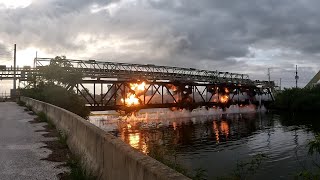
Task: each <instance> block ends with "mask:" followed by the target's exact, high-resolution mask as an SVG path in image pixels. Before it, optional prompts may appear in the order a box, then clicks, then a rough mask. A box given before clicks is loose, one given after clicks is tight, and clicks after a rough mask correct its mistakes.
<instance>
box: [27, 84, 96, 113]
mask: <svg viewBox="0 0 320 180" xmlns="http://www.w3.org/2000/svg"><path fill="white" fill-rule="evenodd" d="M21 93H22V95H23V96H27V97H30V98H34V99H37V100H40V101H44V102H47V103H50V104H53V105H56V106H59V107H61V108H64V109H66V110H68V111H71V112H73V113H75V114H77V115H79V116H81V117H83V118H87V117H88V116H89V114H90V109H89V108H88V107H86V106H85V101H84V100H83V99H82V98H81V97H80V96H78V95H77V94H75V93H74V92H73V91H67V89H66V88H64V87H61V86H59V85H43V86H39V87H37V88H33V89H23V90H21Z"/></svg>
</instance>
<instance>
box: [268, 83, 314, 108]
mask: <svg viewBox="0 0 320 180" xmlns="http://www.w3.org/2000/svg"><path fill="white" fill-rule="evenodd" d="M273 107H274V108H276V109H281V110H288V111H291V112H299V111H301V112H304V111H317V110H319V108H320V87H319V86H317V87H314V88H311V89H299V88H292V89H285V90H284V91H282V92H281V93H279V94H277V95H276V97H275V102H274V104H273Z"/></svg>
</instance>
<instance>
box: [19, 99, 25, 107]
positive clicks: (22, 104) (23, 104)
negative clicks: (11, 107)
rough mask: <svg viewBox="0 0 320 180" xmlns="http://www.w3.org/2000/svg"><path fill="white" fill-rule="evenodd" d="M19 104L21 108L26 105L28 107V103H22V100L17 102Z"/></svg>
mask: <svg viewBox="0 0 320 180" xmlns="http://www.w3.org/2000/svg"><path fill="white" fill-rule="evenodd" d="M17 104H18V105H19V106H25V105H26V103H25V102H23V101H21V100H19V101H18V102H17Z"/></svg>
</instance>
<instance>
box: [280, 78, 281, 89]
mask: <svg viewBox="0 0 320 180" xmlns="http://www.w3.org/2000/svg"><path fill="white" fill-rule="evenodd" d="M280 91H281V78H280Z"/></svg>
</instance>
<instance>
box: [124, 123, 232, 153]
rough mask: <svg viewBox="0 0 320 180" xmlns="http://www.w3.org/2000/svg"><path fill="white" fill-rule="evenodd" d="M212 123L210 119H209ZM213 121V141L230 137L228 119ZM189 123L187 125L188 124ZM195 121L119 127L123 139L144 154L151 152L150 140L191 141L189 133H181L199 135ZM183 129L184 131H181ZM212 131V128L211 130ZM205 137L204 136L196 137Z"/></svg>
mask: <svg viewBox="0 0 320 180" xmlns="http://www.w3.org/2000/svg"><path fill="white" fill-rule="evenodd" d="M188 123H191V124H192V126H188ZM209 123H210V120H209ZM211 123H212V132H211V134H212V135H213V136H214V137H215V140H213V142H215V143H220V142H221V141H225V140H227V139H228V138H229V134H230V125H229V123H228V121H227V120H213V121H211ZM186 125H187V126H186ZM198 125H199V124H198ZM198 125H197V123H195V124H194V122H191V121H189V122H179V120H178V121H177V120H176V121H172V122H171V123H170V125H169V126H168V127H157V126H155V127H152V128H151V127H149V128H143V129H141V127H139V126H137V124H129V123H128V124H127V125H126V126H122V128H120V129H119V133H120V137H121V139H122V140H123V141H124V142H126V143H128V144H129V145H130V146H132V147H133V148H135V149H138V150H140V151H141V152H143V153H144V154H148V153H149V149H150V148H152V147H149V146H151V143H150V142H153V143H154V142H155V143H156V144H161V143H162V142H164V141H166V142H168V141H170V143H171V144H172V145H179V144H181V143H189V141H190V140H189V139H185V138H186V137H188V135H184V136H180V134H184V133H187V134H190V135H191V134H193V135H191V136H198V133H196V132H194V127H193V126H198ZM179 126H185V127H184V128H182V129H181V128H178V127H179ZM181 131H183V132H181ZM210 131H211V130H210ZM211 134H210V133H209V134H206V136H207V137H210V136H211ZM196 138H203V137H200V136H199V137H196Z"/></svg>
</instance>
